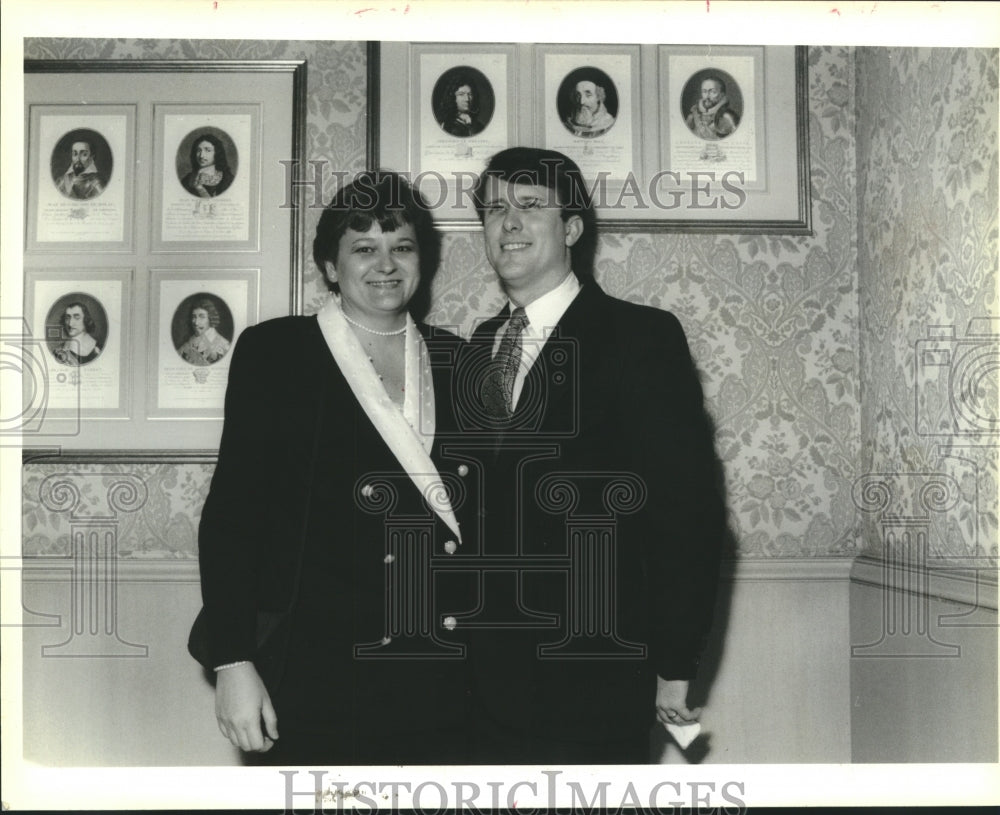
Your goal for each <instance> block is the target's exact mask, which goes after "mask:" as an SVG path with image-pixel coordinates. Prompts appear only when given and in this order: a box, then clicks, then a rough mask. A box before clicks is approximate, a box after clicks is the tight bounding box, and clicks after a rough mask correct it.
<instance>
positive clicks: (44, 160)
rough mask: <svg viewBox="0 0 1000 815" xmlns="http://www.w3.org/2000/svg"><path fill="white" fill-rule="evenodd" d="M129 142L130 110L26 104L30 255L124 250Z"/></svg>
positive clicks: (131, 181)
mask: <svg viewBox="0 0 1000 815" xmlns="http://www.w3.org/2000/svg"><path fill="white" fill-rule="evenodd" d="M122 101H126V100H122ZM134 138H135V107H134V106H132V105H127V104H122V105H94V106H89V105H88V106H83V105H36V106H32V108H31V112H30V116H29V123H28V144H29V154H28V162H27V169H28V174H27V175H28V178H27V181H28V201H29V205H28V209H27V213H26V214H27V216H28V217H27V227H28V229H27V248H28V250H29V251H34V252H41V251H51V252H67V253H74V252H79V251H81V250H82V251H101V252H123V251H127V249H128V248H129V245H130V243H131V239H132V234H131V233H132V218H133V215H132V211H131V207H132V194H133V185H134V180H135V179H134V173H133V170H132V167H131V165H132V162H133V160H134V158H133V157H134V154H135V145H134Z"/></svg>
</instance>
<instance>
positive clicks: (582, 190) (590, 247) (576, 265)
mask: <svg viewBox="0 0 1000 815" xmlns="http://www.w3.org/2000/svg"><path fill="white" fill-rule="evenodd" d="M491 178H495V179H497V180H498V181H506V182H507V183H508V184H532V185H535V186H538V187H547V188H548V189H550V190H553V191H554V192H555V193H556V200H557V201H558V202H559V205H560V207H561V214H562V218H563V220H564V221H566V220H569V219H570V218H571V217H572V216H574V215H577V216H579V217H580V219H581V220H582V221H583V234H581V235H580V238H579V239H578V240H577V242H576V243H574V244H573V246H572V247H570V256H571V258H572V262H573V272H574V273H575V274H576V276H577V277H579V278H580V279H581V280H587V279H589V278H592V277H593V276H594V255H595V253H596V251H597V216H596V214H595V213H594V204H593V201H591V198H590V193H589V192H588V191H587V185H586V184H585V183H584V181H583V174H582V173H581V172H580V168H579V167H578V166H577V165H576V162H575V161H573V159H571V158H570V157H569V156H566V155H563V154H562V153H559V152H557V151H555V150H542V149H539V148H537V147H510V148H508V149H506V150H501V151H500V152H499V153H497V154H496V155H494V156H493V157H492V158H491V159H490V161H489V164H487V165H486V169H485V170H483V172H482V174H481V175H480V176H479V181H478V182H477V183H476V189H475V190H474V192H473V195H474V198H475V203H476V212H477V213H478V215H479V220H480V221H482V220H483V217H484V214H485V211H484V204H485V199H484V195H485V192H486V184H487V182H488V181H489V179H491Z"/></svg>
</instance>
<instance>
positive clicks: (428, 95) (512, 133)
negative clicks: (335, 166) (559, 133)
mask: <svg viewBox="0 0 1000 815" xmlns="http://www.w3.org/2000/svg"><path fill="white" fill-rule="evenodd" d="M383 48H385V49H387V50H388V53H389V58H388V59H387V60H385V61H383V60H382V59H381V58H380V57H379V54H380V52H381V50H382V49H383ZM515 54H516V46H514V45H489V44H483V45H480V44H475V45H465V46H463V45H457V44H447V45H444V44H434V43H414V44H409V43H371V44H370V45H369V66H373V69H370V71H369V74H370V77H369V80H370V81H369V98H370V100H371V99H377V100H379V101H378V103H377V104H376V105H370V106H369V110H373V111H374V110H377V111H378V112H379V113H378V116H377V120H376V121H377V122H378V123H379V124H378V126H377V131H378V138H377V139H370V140H369V157H368V158H369V161H368V166H369V167H379V166H381V167H385V168H387V169H391V170H396V171H398V172H403V173H406V174H407V175H408V176H409V177H410V178H411V179H412V180H413V182H414V184H415V185H416V186H417V187H418V188H419V189H420V191H421V192H422V193H423V194H424V195H425V196H426V197H427V200H428V203H429V204H430V205H431V206H432V207H433V208H434V210H435V212H436V214H437V215H438V219H439V221H445V222H446V221H450V220H457V221H463V220H469V219H474V218H475V209H474V208H473V206H472V199H471V194H470V192H471V189H472V188H471V184H472V183H473V181H474V179H475V178H476V177H477V176H478V174H479V172H480V171H481V170H482V169H483V167H485V166H486V161H487V160H488V159H489V157H490V156H492V155H493V154H494V153H496V152H498V151H500V150H503V149H505V148H507V147H509V146H511V145H513V144H517V143H518V140H519V139H521V138H522V133H521V126H520V122H523V121H524V119H523V118H522V117H520V116H519V115H517V114H518V110H517V105H516V101H517V98H518V94H517V84H516V77H517V72H516V70H515V69H516V57H515ZM401 76H406V77H408V78H409V81H408V82H401V81H399V78H400V77H401ZM372 80H374V86H375V87H374V88H373V87H372V85H373V82H372ZM401 123H402V126H401ZM374 129H375V128H373V130H374Z"/></svg>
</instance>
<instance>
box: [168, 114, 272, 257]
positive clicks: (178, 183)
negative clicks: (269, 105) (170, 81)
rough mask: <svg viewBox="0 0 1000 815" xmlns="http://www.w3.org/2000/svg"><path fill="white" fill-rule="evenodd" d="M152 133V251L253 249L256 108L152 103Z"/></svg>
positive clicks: (257, 174)
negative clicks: (154, 186)
mask: <svg viewBox="0 0 1000 815" xmlns="http://www.w3.org/2000/svg"><path fill="white" fill-rule="evenodd" d="M153 127H154V140H153V143H154V158H155V161H154V164H153V178H154V180H155V182H156V184H157V185H158V190H157V192H156V193H155V194H154V196H153V229H152V233H153V236H154V242H153V250H154V251H190V250H192V249H199V250H215V251H219V250H230V251H231V250H250V251H253V250H255V249H256V248H257V235H258V230H257V226H258V223H259V221H260V217H259V211H260V203H259V201H260V194H259V184H258V183H257V182H258V179H259V177H260V106H259V105H154V108H153Z"/></svg>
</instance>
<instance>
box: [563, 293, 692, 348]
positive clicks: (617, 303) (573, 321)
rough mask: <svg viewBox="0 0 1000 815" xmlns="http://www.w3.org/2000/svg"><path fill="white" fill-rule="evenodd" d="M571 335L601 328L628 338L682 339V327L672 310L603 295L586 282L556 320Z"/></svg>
mask: <svg viewBox="0 0 1000 815" xmlns="http://www.w3.org/2000/svg"><path fill="white" fill-rule="evenodd" d="M564 323H565V327H566V329H567V331H568V333H569V336H572V335H573V334H574V333H576V332H577V331H580V330H589V329H597V328H598V327H600V328H601V330H603V331H608V330H610V331H612V332H613V335H614V336H618V337H622V338H625V339H627V340H629V341H632V339H633V338H635V337H647V338H660V337H668V338H669V339H671V340H672V341H675V340H676V339H679V338H680V339H683V337H684V330H683V328H682V327H681V324H680V321H679V320H678V319H677V317H676V316H674V314H673V313H671V312H669V311H665V310H664V309H660V308H656V307H655V306H647V305H644V304H641V303H632V302H630V301H628V300H621V299H619V298H617V297H612V296H611V295H610V294H607V293H606V292H605V291H604V290H603V289H602V288H601V287H600V286H599V285H598V284H597V283H595V282H594V281H592V280H591V281H587V282H586V283H585V284H584V285H583V287H582V288H581V290H580V293H579V294H578V295H577V298H576V300H574V301H573V302H572V303H571V304H570V307H569V308H568V309H567V310H566V314H564V315H563V319H562V320H560V325H561V326H562V325H563V324H564Z"/></svg>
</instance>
